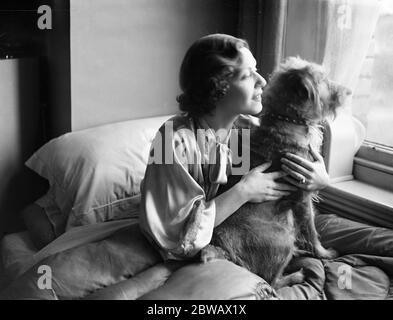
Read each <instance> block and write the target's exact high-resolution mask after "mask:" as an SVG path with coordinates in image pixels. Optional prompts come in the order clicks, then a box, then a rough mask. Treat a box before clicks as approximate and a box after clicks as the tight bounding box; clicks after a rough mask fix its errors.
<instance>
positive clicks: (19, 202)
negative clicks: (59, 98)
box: [0, 58, 44, 236]
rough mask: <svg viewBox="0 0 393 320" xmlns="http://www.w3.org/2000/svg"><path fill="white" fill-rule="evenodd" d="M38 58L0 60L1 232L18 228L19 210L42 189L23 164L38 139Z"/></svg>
mask: <svg viewBox="0 0 393 320" xmlns="http://www.w3.org/2000/svg"><path fill="white" fill-rule="evenodd" d="M38 88H39V81H38V61H37V59H32V58H29V59H27V58H26V59H8V60H0V100H1V108H0V177H1V179H0V236H1V235H2V233H3V232H13V231H16V230H18V229H21V228H22V226H21V220H20V219H19V211H20V210H21V209H22V208H23V207H24V206H25V205H26V204H28V203H30V202H32V201H34V200H35V199H36V198H37V197H38V196H39V195H40V192H42V190H43V187H44V186H43V185H42V183H43V181H42V180H41V179H40V178H38V176H36V175H35V174H33V172H32V171H30V170H29V169H27V168H26V167H24V162H25V161H26V160H27V159H28V157H29V156H30V155H31V154H32V153H33V152H34V150H35V149H36V148H37V146H38V145H39V143H40V126H39V123H40V121H39V118H40V109H39V97H38V95H39V90H38Z"/></svg>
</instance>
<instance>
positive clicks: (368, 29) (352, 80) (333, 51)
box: [322, 0, 379, 90]
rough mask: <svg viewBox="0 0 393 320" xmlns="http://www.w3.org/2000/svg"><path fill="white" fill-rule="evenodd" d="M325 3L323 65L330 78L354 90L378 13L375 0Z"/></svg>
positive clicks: (340, 0)
mask: <svg viewBox="0 0 393 320" xmlns="http://www.w3.org/2000/svg"><path fill="white" fill-rule="evenodd" d="M322 1H324V2H327V4H328V6H327V8H326V17H327V28H326V42H325V43H326V44H325V49H324V57H323V65H324V66H325V67H326V68H327V69H328V70H329V77H330V78H331V79H332V80H334V81H337V82H339V83H341V84H343V85H346V86H347V87H349V88H350V89H352V90H354V89H355V88H356V84H357V81H358V77H359V73H360V70H361V67H362V64H363V61H364V59H365V58H366V55H367V52H368V49H369V46H370V42H371V39H372V35H373V33H374V30H375V27H376V24H377V20H378V16H379V4H378V2H379V1H378V0H322Z"/></svg>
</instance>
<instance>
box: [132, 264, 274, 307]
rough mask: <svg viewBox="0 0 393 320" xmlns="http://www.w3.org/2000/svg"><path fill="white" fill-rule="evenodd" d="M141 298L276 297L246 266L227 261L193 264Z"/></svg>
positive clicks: (229, 298) (216, 298)
mask: <svg viewBox="0 0 393 320" xmlns="http://www.w3.org/2000/svg"><path fill="white" fill-rule="evenodd" d="M139 299H141V300H239V299H240V300H277V299H278V296H277V294H276V292H275V291H274V290H273V288H272V287H271V286H270V285H269V284H268V283H267V282H266V281H265V280H263V279H262V278H260V277H259V276H257V275H256V274H254V273H252V272H250V271H248V270H247V269H245V268H242V267H239V266H238V265H236V264H234V263H232V262H230V261H227V260H212V261H209V262H207V263H193V264H190V265H187V266H185V267H182V268H180V269H178V270H177V271H175V272H174V273H173V274H172V275H171V276H170V277H169V279H168V280H167V281H166V282H165V284H164V285H163V286H161V287H159V288H158V289H155V290H153V291H151V292H149V293H148V294H146V295H143V296H142V297H140V298H139Z"/></svg>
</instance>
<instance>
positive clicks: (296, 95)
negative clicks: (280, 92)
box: [283, 69, 319, 106]
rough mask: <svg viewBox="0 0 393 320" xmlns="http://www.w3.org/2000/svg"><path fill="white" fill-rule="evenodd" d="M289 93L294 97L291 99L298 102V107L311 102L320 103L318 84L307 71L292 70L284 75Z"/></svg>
mask: <svg viewBox="0 0 393 320" xmlns="http://www.w3.org/2000/svg"><path fill="white" fill-rule="evenodd" d="M283 75H284V77H285V78H286V79H285V83H286V86H287V88H288V91H289V92H290V93H291V94H292V95H293V96H292V97H291V99H294V100H293V101H296V104H297V105H298V106H300V105H302V104H305V103H307V102H308V101H311V103H313V104H315V103H319V97H318V91H317V89H316V83H315V82H314V80H313V78H312V77H311V76H310V74H309V73H308V72H307V70H305V69H291V70H288V71H287V72H286V73H285V74H283Z"/></svg>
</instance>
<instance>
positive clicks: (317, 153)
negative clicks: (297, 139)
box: [310, 144, 323, 161]
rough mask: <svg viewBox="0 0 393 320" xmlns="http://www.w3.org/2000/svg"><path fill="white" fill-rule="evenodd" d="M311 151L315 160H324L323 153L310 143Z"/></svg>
mask: <svg viewBox="0 0 393 320" xmlns="http://www.w3.org/2000/svg"><path fill="white" fill-rule="evenodd" d="M310 151H311V155H312V156H313V158H314V160H315V161H321V160H323V157H322V155H321V154H320V153H319V152H318V150H317V149H315V147H314V146H313V145H312V144H310Z"/></svg>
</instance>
